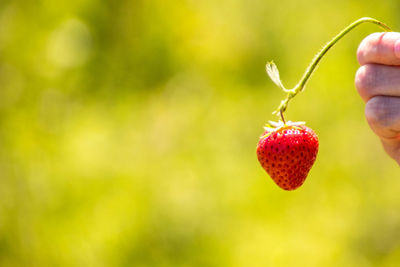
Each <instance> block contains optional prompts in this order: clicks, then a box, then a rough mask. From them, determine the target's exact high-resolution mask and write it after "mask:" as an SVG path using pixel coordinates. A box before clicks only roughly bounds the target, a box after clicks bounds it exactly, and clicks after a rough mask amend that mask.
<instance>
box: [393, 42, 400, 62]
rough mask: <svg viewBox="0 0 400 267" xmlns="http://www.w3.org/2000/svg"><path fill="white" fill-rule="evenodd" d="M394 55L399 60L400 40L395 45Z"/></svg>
mask: <svg viewBox="0 0 400 267" xmlns="http://www.w3.org/2000/svg"><path fill="white" fill-rule="evenodd" d="M394 54H395V56H396V57H397V58H400V38H399V39H397V41H396V42H395V43H394Z"/></svg>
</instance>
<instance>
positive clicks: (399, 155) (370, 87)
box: [355, 32, 400, 165]
mask: <svg viewBox="0 0 400 267" xmlns="http://www.w3.org/2000/svg"><path fill="white" fill-rule="evenodd" d="M357 59H358V62H359V63H360V68H359V69H358V70H357V73H356V77H355V85H356V88H357V91H358V93H359V94H360V96H361V98H362V99H363V100H364V102H365V103H366V104H365V117H366V119H367V121H368V124H369V126H370V127H371V129H372V130H373V131H374V133H375V134H376V135H377V136H378V137H379V138H380V140H381V142H382V144H383V147H384V149H385V151H386V153H387V154H388V155H389V156H390V157H392V158H393V159H394V160H395V161H397V163H398V164H399V165H400V33H397V32H386V33H373V34H371V35H369V36H368V37H366V38H365V39H364V40H363V41H362V42H361V44H360V46H359V48H358V51H357Z"/></svg>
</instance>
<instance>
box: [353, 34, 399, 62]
mask: <svg viewBox="0 0 400 267" xmlns="http://www.w3.org/2000/svg"><path fill="white" fill-rule="evenodd" d="M357 59H358V62H359V63H360V65H364V64H368V63H377V64H384V65H400V33H398V32H383V33H382V32H380V33H373V34H371V35H369V36H367V37H366V38H365V39H364V40H363V41H362V42H361V44H360V46H359V47H358V50H357Z"/></svg>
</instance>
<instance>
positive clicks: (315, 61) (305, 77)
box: [276, 17, 391, 117]
mask: <svg viewBox="0 0 400 267" xmlns="http://www.w3.org/2000/svg"><path fill="white" fill-rule="evenodd" d="M364 22H370V23H373V24H376V25H378V26H379V27H381V28H382V29H384V30H385V31H391V29H390V28H389V27H388V26H387V25H386V24H384V23H382V22H380V21H378V20H376V19H373V18H367V17H366V18H361V19H359V20H356V21H354V22H353V23H351V24H350V25H349V26H347V27H346V28H345V29H344V30H342V31H341V32H340V33H339V34H338V35H336V36H335V37H334V38H333V39H332V40H330V41H329V42H328V43H327V44H326V45H325V46H324V47H323V48H322V50H321V51H320V52H319V53H318V54H317V55H316V56H315V57H314V59H313V60H312V62H311V64H310V65H309V66H308V68H307V69H306V72H305V73H304V75H303V77H302V78H301V79H300V82H299V83H298V84H297V85H296V86H295V87H294V88H293V89H291V90H287V91H288V94H287V96H286V99H284V100H283V101H282V102H281V104H280V106H279V108H278V110H277V111H276V113H279V115H280V116H281V117H283V113H284V112H285V110H286V109H287V106H288V104H289V101H290V100H291V99H292V98H293V97H295V96H296V95H297V94H298V93H299V92H301V91H303V90H304V87H305V85H306V83H307V81H308V80H309V79H310V77H311V74H312V73H313V72H314V70H315V68H316V67H317V65H318V63H319V62H320V61H321V59H322V57H323V56H324V55H325V54H326V53H327V52H328V51H329V49H331V48H332V46H334V45H335V44H336V43H337V42H338V41H339V40H340V39H341V38H342V37H343V36H345V35H346V34H347V33H348V32H350V31H351V30H352V29H354V28H355V27H357V26H358V25H360V24H362V23H364Z"/></svg>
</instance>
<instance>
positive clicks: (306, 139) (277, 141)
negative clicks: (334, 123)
mask: <svg viewBox="0 0 400 267" xmlns="http://www.w3.org/2000/svg"><path fill="white" fill-rule="evenodd" d="M303 124H304V123H293V122H287V123H286V124H284V123H282V122H280V123H278V124H277V123H273V122H271V124H270V125H268V126H267V127H265V129H266V131H265V133H264V135H263V136H262V137H261V138H260V141H259V142H258V146H257V157H258V161H259V162H260V163H261V166H262V167H263V168H264V169H265V170H266V172H267V173H268V174H269V175H270V176H271V178H272V179H273V180H274V182H275V183H276V184H277V185H278V186H279V187H280V188H282V189H285V190H294V189H296V188H298V187H299V186H301V185H302V184H303V182H304V180H305V179H306V177H307V175H308V172H309V171H310V169H311V167H312V165H313V164H314V161H315V159H316V157H317V153H318V137H317V135H316V134H315V132H314V131H313V130H312V129H310V128H308V127H306V126H305V125H303ZM271 125H272V126H271Z"/></svg>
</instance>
